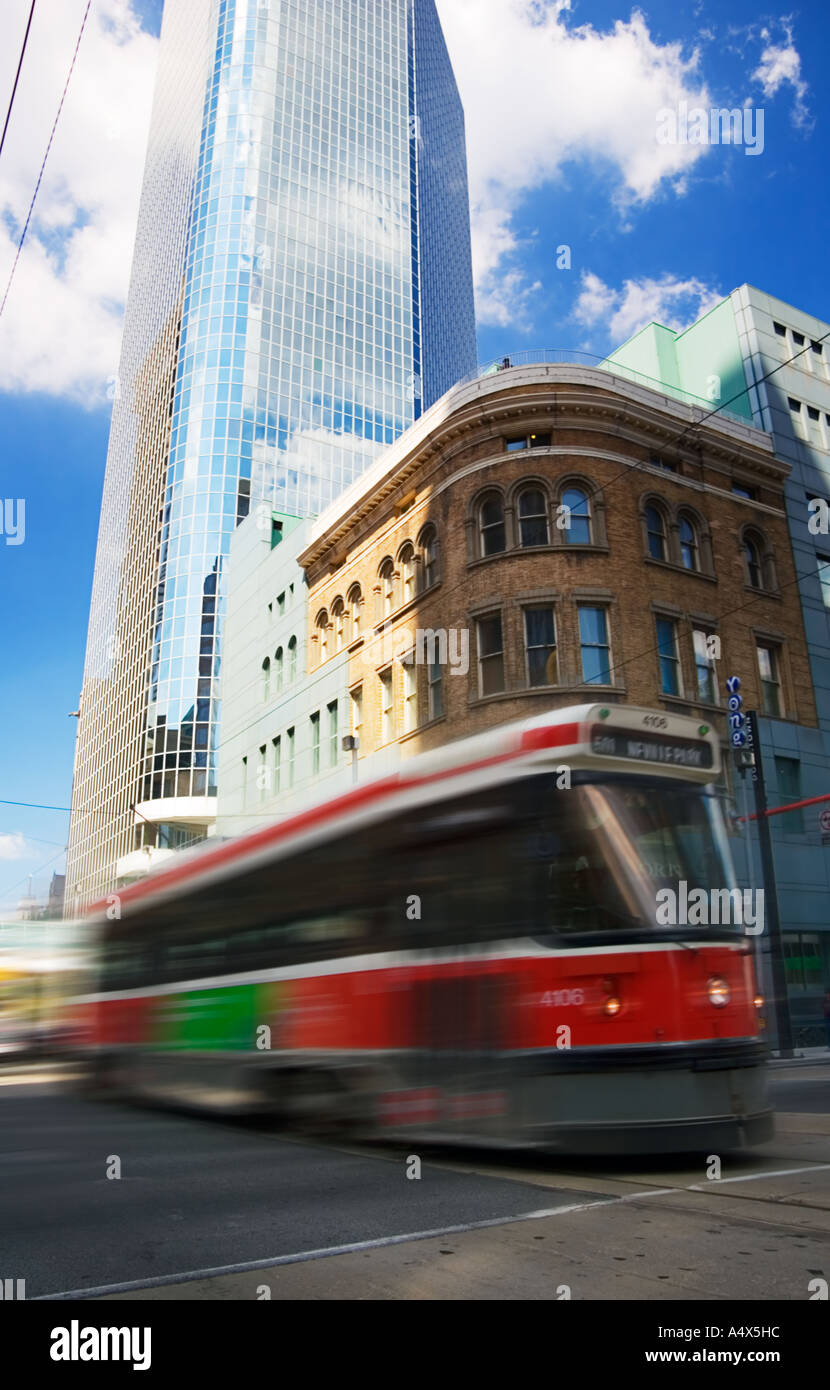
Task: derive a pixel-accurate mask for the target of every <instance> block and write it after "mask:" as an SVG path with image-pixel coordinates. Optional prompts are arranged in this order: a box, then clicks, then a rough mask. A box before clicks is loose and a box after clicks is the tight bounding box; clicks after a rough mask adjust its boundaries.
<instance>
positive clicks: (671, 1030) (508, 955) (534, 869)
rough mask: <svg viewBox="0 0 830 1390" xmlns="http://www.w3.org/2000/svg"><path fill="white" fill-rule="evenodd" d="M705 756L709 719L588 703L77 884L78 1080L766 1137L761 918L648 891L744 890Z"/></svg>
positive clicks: (445, 1132)
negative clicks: (81, 888)
mask: <svg viewBox="0 0 830 1390" xmlns="http://www.w3.org/2000/svg"><path fill="white" fill-rule="evenodd" d="M720 771H721V750H720V744H719V740H718V738H717V735H716V733H715V732H714V730H713V729H711V728H710V727H708V726H707V725H705V724H700V723H699V722H698V721H696V720H694V719H690V718H687V717H686V716H679V715H674V714H666V713H663V712H659V711H654V710H645V709H637V708H633V707H631V706H608V707H606V706H603V705H601V704H584V705H579V706H576V707H571V708H565V709H560V710H555V711H553V712H550V713H547V714H544V715H541V716H538V717H534V718H532V719H529V720H523V721H521V722H518V723H514V724H506V725H502V726H500V727H498V728H495V729H493V730H491V731H489V732H487V733H485V734H481V735H477V736H475V737H473V738H471V739H465V740H461V741H458V742H456V743H454V744H449V745H447V746H445V747H443V748H442V749H440V750H438V751H435V752H431V753H425V754H419V755H416V756H414V757H412V758H411V759H409V760H408V761H406V762H404V763H402V764H401V765H400V766H399V768H398V769H397V770H396V771H395V772H394V773H393V774H392V775H388V776H385V777H382V778H380V779H378V780H376V781H372V782H366V783H365V784H358V785H356V786H354V787H353V788H352V789H351V790H350V791H349V792H347V793H346V794H344V795H341V796H339V797H338V798H337V799H334V800H331V801H329V802H327V803H324V804H320V805H318V806H316V807H314V808H312V809H308V810H305V811H303V812H302V813H301V814H297V815H296V816H294V817H293V818H291V819H288V820H286V821H283V822H281V823H279V824H275V825H269V826H267V827H266V828H263V829H260V830H257V831H255V832H253V833H250V834H247V835H245V836H242V837H239V838H237V839H234V840H229V841H224V842H219V843H217V844H215V845H214V846H212V847H210V848H208V849H204V848H203V849H202V851H201V852H191V853H190V854H189V855H188V856H187V857H184V856H183V857H182V858H181V859H180V860H178V861H177V862H176V863H175V864H174V865H172V866H171V867H169V868H166V869H165V870H163V871H160V872H158V873H156V874H154V875H152V876H148V877H147V878H146V879H144V880H142V881H140V882H138V883H136V884H134V885H132V886H131V887H130V888H128V889H126V890H125V891H124V892H123V893H121V894H120V895H119V896H118V897H113V898H111V899H109V900H106V901H104V902H102V903H101V904H99V905H98V906H97V907H96V908H94V909H92V918H93V924H94V927H95V931H96V934H97V940H98V953H99V961H100V966H99V973H98V976H97V978H96V981H95V987H94V992H93V993H91V994H89V995H87V996H85V997H83V998H81V999H79V1000H78V1001H76V1005H75V1013H76V1021H77V1022H78V1023H79V1025H82V1026H83V1030H84V1036H85V1039H86V1044H85V1049H84V1052H85V1056H86V1060H87V1063H88V1069H87V1070H88V1077H89V1082H90V1085H91V1086H93V1087H94V1089H95V1091H96V1093H98V1094H104V1095H118V1096H134V1097H140V1098H141V1099H142V1100H143V1101H147V1100H150V1101H159V1102H163V1103H166V1102H172V1103H174V1104H177V1105H178V1104H185V1105H189V1106H190V1105H197V1106H199V1107H203V1108H206V1109H209V1110H213V1111H219V1112H221V1113H251V1112H266V1113H268V1114H272V1115H274V1116H275V1117H276V1118H277V1119H279V1120H281V1121H292V1120H296V1119H297V1118H298V1117H299V1118H300V1119H301V1121H303V1122H305V1123H311V1124H312V1125H313V1124H315V1123H318V1124H320V1125H321V1126H329V1127H332V1128H335V1129H342V1130H345V1131H346V1132H354V1133H358V1134H362V1135H369V1136H372V1137H387V1138H389V1139H390V1140H394V1141H398V1140H405V1141H406V1142H407V1143H408V1142H410V1141H411V1140H412V1139H414V1138H418V1139H420V1140H422V1141H424V1142H435V1143H438V1144H444V1143H457V1144H465V1145H467V1144H481V1143H484V1144H491V1145H496V1146H505V1147H507V1146H516V1147H532V1148H538V1149H542V1150H551V1151H569V1152H579V1153H589V1154H603V1153H605V1154H616V1153H620V1154H622V1153H648V1152H657V1153H666V1152H671V1151H692V1150H703V1151H704V1152H710V1151H711V1150H712V1147H713V1146H715V1147H716V1148H717V1146H720V1149H721V1150H722V1149H723V1148H724V1147H735V1146H744V1145H748V1144H754V1143H759V1142H762V1141H764V1140H766V1139H768V1138H769V1137H771V1135H772V1132H773V1127H772V1111H771V1107H770V1104H769V1101H768V1097H767V1090H766V1069H765V1058H766V1054H767V1049H766V1046H765V1043H764V1040H763V1036H762V1024H761V1019H760V1016H759V1008H760V1006H761V1002H762V1001H761V1000H760V999H759V998H758V996H757V986H756V981H755V976H754V970H753V947H752V938H751V936H748V935H747V930H746V927H745V926H744V925H743V924H742V923H741V921H740V920H732V919H731V918H730V919H729V920H726V919H727V918H729V913H728V912H722V913H720V914H719V913H717V912H713V913H712V915H711V917H709V916H708V915H707V917H706V921H708V922H709V924H708V925H705V924H704V925H701V924H700V913H698V914H697V923H696V924H694V925H693V924H691V914H688V916H689V920H688V921H687V920H680V919H679V918H678V914H677V913H675V918H676V919H677V920H672V918H671V913H669V914H667V913H666V911H665V910H664V909H665V904H666V902H668V901H670V900H671V896H672V894H674V900H675V901H676V902H679V903H681V904H683V903H685V902H686V901H688V900H691V896H692V894H693V893H694V892H695V891H696V890H702V892H703V893H704V894H709V895H711V896H712V897H713V898H714V899H716V900H719V901H720V903H721V905H723V904H724V903H725V904H726V905H727V906H728V905H729V904H730V903H735V902H737V901H738V900H739V898H740V894H739V892H738V890H737V889H736V888H735V882H734V876H733V868H732V864H731V857H730V851H729V843H728V835H727V830H726V825H725V820H724V815H723V811H722V798H721V797H719V796H718V794H717V788H716V784H717V782H718V779H719V776H720ZM698 897H699V892H698ZM658 904H659V906H658ZM739 915H740V914H739V913H737V912H736V914H735V917H736V918H738V917H739ZM681 917H682V914H681ZM713 923H714V924H713Z"/></svg>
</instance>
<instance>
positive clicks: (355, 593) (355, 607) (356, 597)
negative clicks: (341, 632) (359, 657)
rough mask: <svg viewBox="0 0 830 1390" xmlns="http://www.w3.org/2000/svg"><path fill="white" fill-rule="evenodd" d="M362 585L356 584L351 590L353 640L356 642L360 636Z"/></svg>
mask: <svg viewBox="0 0 830 1390" xmlns="http://www.w3.org/2000/svg"><path fill="white" fill-rule="evenodd" d="M360 603H361V595H360V585H359V584H355V585H353V586H352V588H351V589H350V590H349V617H350V619H351V625H352V636H351V640H352V641H353V642H356V641H357V639H358V637H359V636H360Z"/></svg>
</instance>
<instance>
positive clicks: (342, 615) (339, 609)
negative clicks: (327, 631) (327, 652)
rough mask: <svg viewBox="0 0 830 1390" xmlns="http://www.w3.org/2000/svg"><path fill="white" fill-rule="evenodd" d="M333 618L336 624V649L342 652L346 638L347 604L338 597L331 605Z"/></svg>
mask: <svg viewBox="0 0 830 1390" xmlns="http://www.w3.org/2000/svg"><path fill="white" fill-rule="evenodd" d="M331 620H332V623H333V624H334V650H335V651H336V652H342V650H343V644H344V642H345V640H346V605H345V604H344V602H343V600H342V598H337V599H335V600H334V603H333V604H332V605H331Z"/></svg>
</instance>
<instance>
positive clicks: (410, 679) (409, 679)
mask: <svg viewBox="0 0 830 1390" xmlns="http://www.w3.org/2000/svg"><path fill="white" fill-rule="evenodd" d="M417 727H418V667H417V666H416V665H415V662H414V660H409V661H407V662H406V663H405V664H404V666H403V728H404V733H406V734H411V733H412V730H413V729H417Z"/></svg>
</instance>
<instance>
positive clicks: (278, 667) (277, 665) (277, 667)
mask: <svg viewBox="0 0 830 1390" xmlns="http://www.w3.org/2000/svg"><path fill="white" fill-rule="evenodd" d="M274 675H275V681H274V685H275V687H276V689H277V691H280V690H282V647H277V650H276V652H275V653H274Z"/></svg>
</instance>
